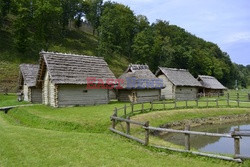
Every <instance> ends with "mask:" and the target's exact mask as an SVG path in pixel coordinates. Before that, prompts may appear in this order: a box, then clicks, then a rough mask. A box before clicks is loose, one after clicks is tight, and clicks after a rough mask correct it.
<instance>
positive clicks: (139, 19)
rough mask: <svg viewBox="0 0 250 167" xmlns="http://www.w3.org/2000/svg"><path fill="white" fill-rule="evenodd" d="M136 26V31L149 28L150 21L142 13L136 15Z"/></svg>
mask: <svg viewBox="0 0 250 167" xmlns="http://www.w3.org/2000/svg"><path fill="white" fill-rule="evenodd" d="M136 27H137V33H138V32H141V31H143V30H145V29H148V28H150V23H149V21H148V18H147V17H146V16H143V15H138V16H136Z"/></svg>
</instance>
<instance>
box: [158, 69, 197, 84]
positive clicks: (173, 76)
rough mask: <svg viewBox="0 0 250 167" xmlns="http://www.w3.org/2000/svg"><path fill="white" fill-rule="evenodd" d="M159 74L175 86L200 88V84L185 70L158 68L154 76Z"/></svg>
mask: <svg viewBox="0 0 250 167" xmlns="http://www.w3.org/2000/svg"><path fill="white" fill-rule="evenodd" d="M160 74H164V75H165V76H166V77H167V78H168V79H169V80H170V82H172V83H173V84H174V85H175V86H195V87H201V84H200V83H199V82H198V81H197V80H196V79H195V78H194V77H193V76H192V75H191V74H190V72H189V71H188V70H185V69H176V68H166V67H159V69H158V71H157V72H156V76H159V75H160Z"/></svg>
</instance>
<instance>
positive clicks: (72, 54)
mask: <svg viewBox="0 0 250 167" xmlns="http://www.w3.org/2000/svg"><path fill="white" fill-rule="evenodd" d="M39 54H54V55H64V56H81V57H90V58H97V59H104V57H97V56H88V55H80V54H74V53H61V52H48V51H43V50H42V51H41V52H40V53H39Z"/></svg>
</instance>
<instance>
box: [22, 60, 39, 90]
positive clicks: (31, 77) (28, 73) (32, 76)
mask: <svg viewBox="0 0 250 167" xmlns="http://www.w3.org/2000/svg"><path fill="white" fill-rule="evenodd" d="M19 67H20V76H19V85H20V86H21V85H22V83H24V84H26V85H27V86H29V87H33V86H36V79H37V75H38V69H39V65H35V64H21V65H20V66H19Z"/></svg>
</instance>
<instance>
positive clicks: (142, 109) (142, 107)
mask: <svg viewBox="0 0 250 167" xmlns="http://www.w3.org/2000/svg"><path fill="white" fill-rule="evenodd" d="M141 111H142V112H144V103H143V102H142V103H141Z"/></svg>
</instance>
